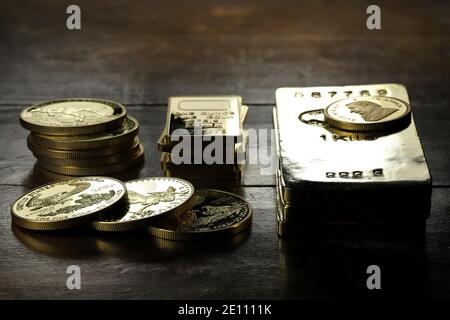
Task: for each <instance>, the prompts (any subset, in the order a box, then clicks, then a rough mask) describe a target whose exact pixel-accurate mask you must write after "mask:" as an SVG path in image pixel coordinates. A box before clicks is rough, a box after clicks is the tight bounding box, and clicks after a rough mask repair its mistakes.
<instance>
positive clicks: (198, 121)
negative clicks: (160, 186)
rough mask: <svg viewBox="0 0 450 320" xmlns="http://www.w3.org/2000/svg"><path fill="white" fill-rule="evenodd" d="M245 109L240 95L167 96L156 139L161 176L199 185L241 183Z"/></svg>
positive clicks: (243, 159)
mask: <svg viewBox="0 0 450 320" xmlns="http://www.w3.org/2000/svg"><path fill="white" fill-rule="evenodd" d="M247 111H248V107H247V106H245V105H243V104H242V99H241V97H239V96H187V97H170V98H169V103H168V108H167V120H166V126H165V128H164V130H163V132H162V133H161V136H160V138H159V140H158V150H159V151H161V152H162V154H161V169H162V170H163V173H164V175H165V176H167V177H181V178H185V179H188V180H191V181H193V182H194V183H196V184H202V185H204V184H206V185H211V184H213V185H218V184H229V183H236V182H237V183H238V182H240V181H241V177H242V171H243V166H244V163H245V157H246V140H247V137H246V134H245V131H244V119H245V117H246V114H247Z"/></svg>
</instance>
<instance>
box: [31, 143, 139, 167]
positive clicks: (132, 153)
mask: <svg viewBox="0 0 450 320" xmlns="http://www.w3.org/2000/svg"><path fill="white" fill-rule="evenodd" d="M141 149H142V146H141V145H140V144H138V145H136V146H135V147H133V148H131V149H128V150H125V151H122V152H120V153H115V154H112V155H109V156H106V157H97V158H89V159H86V158H85V159H70V158H63V159H60V158H50V157H46V156H41V155H37V154H35V157H36V158H37V159H38V160H40V161H43V162H46V163H48V164H53V165H56V166H74V167H95V166H102V165H110V164H114V163H120V162H126V161H128V160H132V159H134V158H135V157H137V156H138V155H139V153H140V152H141Z"/></svg>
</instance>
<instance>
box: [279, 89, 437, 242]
mask: <svg viewBox="0 0 450 320" xmlns="http://www.w3.org/2000/svg"><path fill="white" fill-rule="evenodd" d="M273 116H274V127H275V129H276V134H277V139H276V140H277V153H278V160H279V166H278V170H277V183H276V184H277V188H276V191H277V207H278V211H277V221H278V234H279V236H281V237H286V236H303V237H305V238H307V239H309V238H312V237H320V238H325V239H333V240H334V239H342V238H346V239H354V238H361V239H377V240H378V239H383V240H388V239H389V240H407V241H409V240H412V241H414V242H415V241H418V242H420V241H422V240H423V238H424V237H423V236H424V230H425V222H426V219H427V218H428V216H429V213H430V195H431V178H430V174H429V171H428V167H427V164H426V161H425V157H424V154H423V150H422V147H421V144H420V140H419V137H418V135H417V131H416V127H415V124H414V119H413V115H412V112H411V106H410V103H409V99H408V93H407V91H406V88H405V87H403V86H402V85H398V84H373V85H359V86H342V87H302V88H280V89H278V90H277V92H276V108H275V109H274V113H273Z"/></svg>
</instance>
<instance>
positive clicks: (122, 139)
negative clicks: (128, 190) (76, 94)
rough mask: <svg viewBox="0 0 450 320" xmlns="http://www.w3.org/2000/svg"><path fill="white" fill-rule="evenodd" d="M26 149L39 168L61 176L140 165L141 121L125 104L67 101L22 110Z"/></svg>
mask: <svg viewBox="0 0 450 320" xmlns="http://www.w3.org/2000/svg"><path fill="white" fill-rule="evenodd" d="M20 123H21V124H22V126H23V127H24V128H25V129H28V130H30V131H31V133H30V134H29V135H28V139H27V142H28V147H29V149H30V150H31V151H32V152H33V155H34V156H35V157H36V158H37V159H38V162H37V166H38V168H39V169H41V170H44V171H50V172H53V173H57V174H60V175H68V176H88V175H109V174H114V173H118V172H122V171H125V170H129V169H131V168H133V167H136V166H138V165H140V164H142V163H143V161H144V149H143V147H142V145H141V143H140V141H139V138H138V132H139V123H138V122H137V120H136V119H134V118H132V117H129V116H127V112H126V109H125V107H124V106H123V105H121V104H119V103H116V102H112V101H106V100H98V99H65V100H57V101H50V102H44V103H40V104H37V105H33V106H31V107H28V108H26V109H24V110H23V111H22V112H21V114H20Z"/></svg>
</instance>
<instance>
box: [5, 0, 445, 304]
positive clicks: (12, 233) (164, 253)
mask: <svg viewBox="0 0 450 320" xmlns="http://www.w3.org/2000/svg"><path fill="white" fill-rule="evenodd" d="M69 4H70V3H68V2H65V1H62V2H61V1H57V0H42V1H39V2H30V1H24V0H18V1H1V2H0V12H1V18H0V39H1V41H0V112H1V117H0V194H1V199H2V201H1V202H0V299H15V298H21V299H23V298H30V299H36V298H44V299H54V298H63V299H85V298H93V299H98V298H101V299H106V298H122V299H133V298H147V299H192V298H194V299H197V298H199V299H207V298H214V299H221V298H224V299H226V298H230V299H245V298H249V299H252V298H254V299H264V298H271V299H283V298H295V299H298V298H304V299H311V298H335V299H337V298H360V297H379V296H389V297H392V298H398V297H415V298H420V297H426V298H440V299H449V298H450V289H449V288H450V271H449V268H448V266H449V262H450V251H449V249H448V248H449V247H450V236H449V235H450V209H449V199H450V170H449V164H448V163H449V162H448V159H449V158H450V155H449V150H450V148H449V143H450V130H449V129H448V123H449V121H450V118H449V117H450V112H449V111H448V105H449V103H450V99H449V96H448V88H449V84H450V83H449V78H448V74H449V71H450V62H449V61H450V59H449V58H450V57H449V53H450V41H449V40H450V19H449V16H448V11H449V10H448V9H449V5H448V1H439V0H434V1H427V2H419V1H395V2H394V1H378V2H377V4H378V5H379V6H380V7H381V9H382V30H380V31H369V30H367V29H366V27H365V19H366V17H367V15H366V13H365V11H366V8H367V6H368V5H370V4H372V2H370V1H353V2H349V1H332V2H331V1H326V0H316V1H312V0H311V1H296V0H280V1H276V2H274V1H269V0H258V1H256V0H251V1H235V0H232V1H226V2H221V1H207V0H198V1H196V0H187V1H182V0H173V1H143V0H139V1H133V5H132V6H131V5H130V4H129V1H125V0H118V1H109V2H103V1H92V0H90V1H89V0H79V1H77V4H78V5H79V6H80V7H81V9H82V30H80V31H68V30H67V29H66V27H65V19H66V14H65V11H66V7H67V5H69ZM383 82H398V83H402V84H405V85H406V87H407V88H408V92H409V94H410V99H411V102H412V107H413V112H414V115H415V121H416V125H417V129H418V131H419V136H420V138H421V142H422V144H423V147H424V151H425V155H426V158H427V162H428V165H429V168H430V171H431V174H432V177H433V197H432V212H431V216H430V218H429V220H428V223H427V234H426V245H425V248H424V250H411V249H410V248H408V247H404V246H386V245H384V244H380V243H359V242H350V243H327V244H314V245H312V244H305V243H299V242H296V241H292V240H279V239H278V238H277V236H276V230H275V229H276V227H275V222H276V218H275V189H274V187H273V186H274V179H273V176H272V175H264V174H261V171H260V167H258V166H248V167H247V168H246V172H245V175H244V179H243V183H242V186H240V187H230V186H222V188H223V189H227V190H232V191H234V192H237V193H240V194H241V195H243V196H244V197H245V198H246V199H247V200H248V201H249V202H250V203H251V205H252V206H253V209H254V224H253V226H252V228H251V231H250V232H248V233H246V234H243V235H242V236H241V237H238V238H235V239H230V241H227V242H223V243H222V242H221V243H215V242H214V243H191V244H187V245H182V244H179V243H178V244H177V243H168V242H165V241H157V240H155V239H154V238H152V237H150V236H148V235H147V234H145V233H143V232H139V233H130V234H123V235H103V234H98V233H95V232H93V231H89V230H85V229H78V230H73V231H70V232H60V233H40V232H31V231H26V230H22V229H19V228H15V227H14V226H12V225H11V218H10V214H9V210H10V205H11V203H12V202H13V201H14V200H15V199H16V198H17V197H19V196H20V195H21V194H23V193H24V192H26V191H27V190H29V189H30V188H31V187H33V186H37V185H40V184H43V183H45V182H47V181H48V180H49V179H48V178H46V177H45V176H42V175H41V174H39V173H35V172H34V170H33V166H34V162H35V160H34V158H33V156H32V154H31V152H30V151H29V150H28V149H27V146H26V140H25V139H26V135H27V132H26V131H25V130H24V129H22V128H21V127H20V125H19V121H18V114H19V112H20V110H21V109H22V107H24V106H26V105H29V104H31V103H34V102H39V101H43V100H52V99H57V98H66V97H98V98H103V99H111V100H117V101H120V102H124V103H125V104H126V105H127V109H128V111H129V113H130V114H131V115H132V116H134V117H136V118H137V119H138V120H139V122H140V124H141V127H140V138H141V140H142V141H143V144H144V147H145V150H146V163H145V165H144V167H142V168H140V169H139V170H134V171H133V172H128V173H127V174H126V175H125V176H124V177H123V178H124V179H127V178H128V179H130V178H137V177H147V176H159V175H161V170H160V166H159V153H158V152H157V150H156V140H157V138H158V136H159V134H160V132H161V130H162V128H163V125H164V119H165V110H166V103H167V98H168V96H170V95H185V94H239V95H241V96H242V97H243V99H244V102H245V103H246V104H248V105H250V111H249V114H248V118H247V123H246V127H247V128H272V115H271V108H272V105H273V104H274V92H275V89H276V88H278V87H284V86H319V85H345V84H364V83H383ZM251 148H254V149H258V148H259V150H260V151H262V152H267V150H266V148H265V147H264V144H259V145H258V146H251ZM71 264H77V265H79V266H80V267H81V270H82V290H72V291H70V290H67V288H66V279H67V274H66V268H67V266H68V265H71ZM371 264H377V265H379V266H380V267H381V269H382V288H383V290H382V291H381V292H373V291H368V290H367V289H366V287H365V283H366V279H367V274H366V268H367V266H368V265H371Z"/></svg>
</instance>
